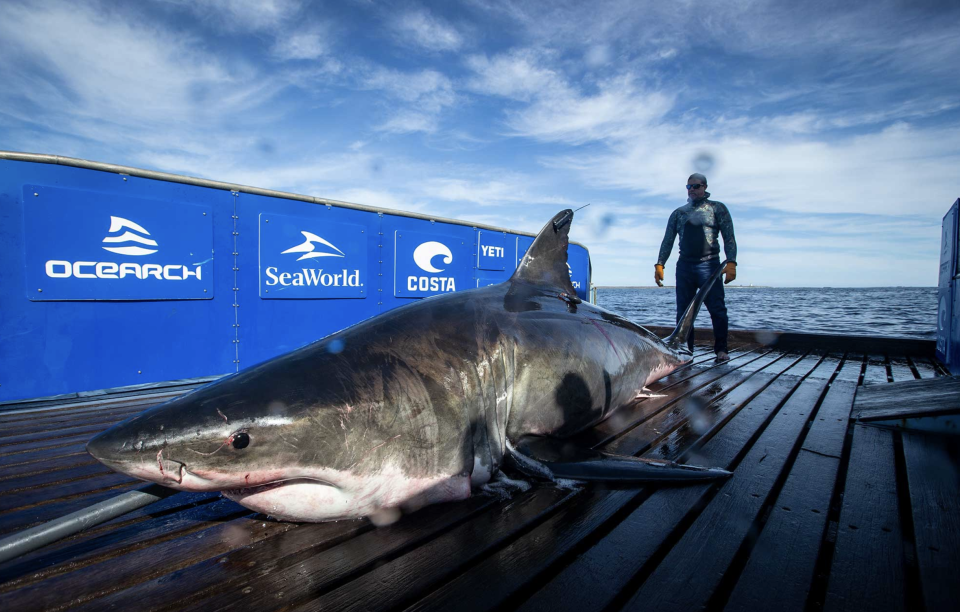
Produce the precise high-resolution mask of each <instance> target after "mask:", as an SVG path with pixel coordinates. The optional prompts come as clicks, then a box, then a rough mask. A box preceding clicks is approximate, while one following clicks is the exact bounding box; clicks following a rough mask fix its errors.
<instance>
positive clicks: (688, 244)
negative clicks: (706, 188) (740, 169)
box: [657, 193, 737, 352]
mask: <svg viewBox="0 0 960 612" xmlns="http://www.w3.org/2000/svg"><path fill="white" fill-rule="evenodd" d="M709 198H710V194H709V193H707V194H706V196H705V197H704V198H703V199H701V200H698V201H696V202H691V201H689V200H688V201H687V203H686V204H685V205H683V206H681V207H680V208H678V209H676V210H675V211H673V214H671V215H670V220H669V221H667V231H666V233H665V234H664V236H663V243H661V245H660V256H659V257H658V258H657V263H658V264H660V265H663V264H665V263H666V261H667V259H669V258H670V252H671V251H673V242H674V239H675V238H676V237H677V236H678V235H679V236H680V259H679V261H677V321H678V322H679V321H680V317H681V316H683V312H684V311H685V310H686V308H687V306H688V305H689V304H690V301H691V300H693V297H694V296H695V295H696V294H697V289H699V288H700V286H701V285H703V283H704V282H706V279H707V278H709V276H710V275H711V274H712V273H713V272H714V271H715V270H716V269H717V267H718V266H719V265H720V237H721V236H722V237H723V252H724V255H726V258H727V259H728V260H730V261H732V262H736V261H737V240H736V238H735V237H734V235H733V219H731V218H730V211H728V210H727V207H726V206H725V205H724V204H723V203H722V202H714V201H713V200H710V199H709ZM704 305H705V306H706V307H707V310H709V311H710V318H711V319H712V320H713V335H714V338H715V341H714V351H716V352H720V351H723V352H726V350H727V327H728V320H727V306H726V304H725V303H724V295H723V283H720V282H718V283H716V284H715V285H714V286H713V289H711V290H710V293H709V294H708V295H707V299H706V300H704ZM690 348H691V349H692V348H693V337H692V335H691V338H690Z"/></svg>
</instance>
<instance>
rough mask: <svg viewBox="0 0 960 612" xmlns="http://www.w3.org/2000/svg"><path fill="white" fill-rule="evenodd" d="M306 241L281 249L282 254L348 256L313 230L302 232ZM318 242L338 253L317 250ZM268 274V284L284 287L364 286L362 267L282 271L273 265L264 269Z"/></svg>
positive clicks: (305, 257) (309, 257)
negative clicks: (330, 270)
mask: <svg viewBox="0 0 960 612" xmlns="http://www.w3.org/2000/svg"><path fill="white" fill-rule="evenodd" d="M300 233H301V234H302V235H303V237H304V241H303V242H302V243H300V244H298V245H297V246H293V247H290V248H289V249H287V250H286V251H281V252H280V254H281V255H288V254H291V253H293V254H295V253H303V255H301V256H300V257H298V258H297V261H300V260H302V259H314V258H317V257H346V253H344V252H343V251H341V250H340V249H338V248H337V247H335V246H334V245H333V244H332V243H330V242H329V241H327V240H324V239H323V238H321V237H320V236H317V235H316V234H314V233H311V232H305V231H301V232H300ZM317 244H322V245H324V246H327V247H330V248H331V249H333V250H334V251H336V253H329V252H324V251H317V250H316V247H317ZM264 272H265V273H266V275H267V278H268V279H269V280H267V282H266V284H267V286H269V287H273V286H274V285H282V286H284V287H362V286H363V283H361V282H360V269H359V268H355V269H354V270H353V271H352V272H351V271H350V270H347V269H346V268H342V269H341V271H340V272H324V271H323V268H301V269H300V270H298V271H296V272H280V268H278V267H277V266H271V267H269V268H267V269H266V270H264Z"/></svg>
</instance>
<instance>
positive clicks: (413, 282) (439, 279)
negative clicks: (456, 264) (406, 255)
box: [407, 241, 457, 291]
mask: <svg viewBox="0 0 960 612" xmlns="http://www.w3.org/2000/svg"><path fill="white" fill-rule="evenodd" d="M441 255H442V256H443V259H442V260H441V261H442V262H443V264H444V265H450V264H452V263H453V253H452V252H451V251H450V248H449V247H447V245H445V244H443V243H441V242H434V241H430V242H424V243H422V244H421V245H420V246H418V247H417V248H416V249H414V250H413V261H414V263H415V264H417V267H418V268H420V269H421V270H423V271H424V272H430V273H432V274H436V273H438V272H443V271H444V269H445V268H438V267H436V266H434V258H436V257H440V256H441ZM456 290H457V287H456V284H455V282H454V279H453V277H452V276H450V277H444V276H415V275H414V276H408V277H407V291H456Z"/></svg>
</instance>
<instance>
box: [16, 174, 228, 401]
mask: <svg viewBox="0 0 960 612" xmlns="http://www.w3.org/2000/svg"><path fill="white" fill-rule="evenodd" d="M24 185H39V186H44V187H45V188H46V189H50V188H62V189H70V190H82V191H86V192H93V193H97V194H101V195H102V196H103V199H104V201H115V202H118V203H121V204H122V203H124V202H126V199H127V198H130V199H132V200H136V201H139V202H141V203H142V202H151V203H152V204H151V208H152V209H158V210H161V211H162V210H163V209H164V207H166V206H171V207H174V208H179V207H181V206H184V205H186V206H188V207H189V206H196V207H198V208H195V209H194V210H208V211H213V213H212V215H213V225H212V231H213V248H214V250H215V252H216V253H217V254H218V268H217V269H215V270H214V275H213V285H212V291H209V292H208V293H213V294H214V295H217V296H224V297H225V299H223V300H220V299H208V300H203V299H200V300H162V301H50V302H47V301H31V300H30V299H28V298H27V294H28V288H29V287H28V285H27V259H26V253H27V250H28V245H27V244H26V242H25V234H24V230H25V227H26V219H25V218H24V214H23V213H24V209H25V207H24V202H23V201H22V199H23V198H22V194H23V187H24ZM28 193H29V196H28V199H31V198H33V197H34V196H33V195H32V194H33V193H34V192H33V191H29V192H28ZM38 193H39V192H38ZM36 199H40V196H37V198H36ZM32 206H34V204H33V202H32V201H30V202H28V203H27V207H26V208H28V209H29V207H32ZM232 208H233V196H232V195H231V194H230V193H229V192H226V191H219V190H212V189H205V188H201V187H195V186H190V185H183V184H179V183H168V182H164V181H154V180H149V179H141V178H136V177H124V176H120V175H117V174H114V173H108V172H98V171H94V170H88V169H81V168H71V167H67V166H57V165H52V164H38V163H29V162H18V161H10V160H0V401H10V400H16V399H23V398H28V397H39V396H46V395H55V394H59V393H74V392H78V391H87V390H94V389H103V388H108V387H117V386H122V385H132V384H140V383H149V382H159V381H165V380H173V379H180V378H190V377H195V376H205V375H214V374H223V373H227V372H232V371H234V369H235V365H234V363H233V361H234V344H233V343H232V339H233V338H234V331H235V330H234V328H233V326H232V322H233V321H232V319H233V309H232V308H231V306H230V304H231V301H230V297H232V291H231V288H232V286H233V284H232V278H231V277H230V276H228V275H227V274H226V273H225V272H229V267H228V266H227V265H221V263H223V262H221V261H220V258H219V254H220V253H229V252H230V251H231V250H232V236H231V230H232V219H231V214H232ZM95 216H98V215H95ZM121 216H122V215H121ZM200 216H201V217H202V214H201V215H200ZM208 216H209V215H208ZM127 218H129V217H127ZM133 220H134V221H137V222H138V223H140V221H138V220H137V218H134V219H133ZM140 224H141V226H142V227H144V228H145V229H147V230H148V231H150V232H151V237H154V236H156V238H157V242H158V245H159V247H160V249H159V253H158V254H157V255H160V254H165V253H166V252H167V251H166V248H167V245H168V244H170V242H169V239H167V238H161V237H160V236H159V235H157V234H156V233H155V227H159V226H155V225H153V224H152V222H150V221H143V223H140ZM162 224H163V223H162V222H161V225H162ZM108 229H109V225H108V226H107V227H102V226H100V227H97V230H96V232H95V233H94V235H93V236H92V239H93V242H94V245H95V246H94V250H95V251H96V250H99V251H101V252H103V253H104V254H109V253H108V252H107V251H102V249H101V248H100V247H101V244H102V242H101V241H102V240H103V238H104V237H105V236H106V235H107V234H108V233H109V232H106V231H105V230H108ZM208 232H209V229H208ZM121 234H122V232H121ZM206 239H207V241H208V242H207V249H208V255H207V257H209V248H210V247H209V240H210V238H209V233H208V235H207V238H206ZM30 248H32V247H30ZM91 261H106V259H105V258H102V259H99V260H91ZM172 263H176V262H172ZM81 271H82V272H84V273H86V269H85V268H81ZM94 273H95V268H94ZM231 274H232V273H231ZM203 275H204V281H206V280H207V279H208V275H207V273H206V268H205V269H204V271H203ZM88 280H89V279H88ZM124 280H126V279H124ZM91 282H97V281H93V280H91ZM104 282H107V281H106V280H105V281H104ZM110 282H117V283H119V282H120V279H116V280H113V279H110ZM171 282H173V281H171ZM180 282H181V283H182V282H184V281H180ZM39 288H42V287H35V288H34V289H39ZM43 293H47V292H46V291H44V292H43Z"/></svg>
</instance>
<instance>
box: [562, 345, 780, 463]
mask: <svg viewBox="0 0 960 612" xmlns="http://www.w3.org/2000/svg"><path fill="white" fill-rule="evenodd" d="M778 357H779V354H772V355H766V354H765V355H753V356H751V357H749V358H748V361H753V360H760V361H762V363H763V364H769V363H771V362H773V361H775V360H776V359H777V358H778ZM745 363H746V361H745V362H738V361H736V360H734V359H731V360H730V361H728V362H725V363H723V364H719V365H717V366H714V367H711V368H709V369H705V370H703V371H699V372H698V371H696V370H692V371H691V374H692V375H691V376H689V377H687V378H686V379H684V380H681V381H677V382H673V383H671V384H670V385H669V386H664V387H654V388H653V390H654V391H655V392H656V393H663V394H664V395H665V397H657V398H650V399H645V400H643V401H640V402H637V403H635V404H633V405H630V406H625V407H624V408H622V409H620V410H618V411H617V412H615V413H614V414H613V415H612V416H611V417H610V418H609V419H607V420H606V421H604V422H602V423H600V424H599V425H597V426H596V427H592V428H590V429H588V430H587V431H584V432H583V433H582V434H580V435H578V436H577V437H576V438H575V439H574V441H575V442H576V443H577V444H582V445H584V446H590V447H594V446H599V445H601V444H606V443H608V442H610V441H611V440H613V439H614V438H616V437H617V436H620V435H622V434H623V432H624V431H627V430H629V429H631V428H634V427H637V426H638V425H640V424H641V423H644V422H645V421H648V420H649V419H651V418H652V417H654V416H656V415H657V414H659V413H661V412H662V411H663V410H665V409H667V408H670V407H673V406H675V405H676V404H677V403H678V402H680V401H682V400H683V399H684V398H685V397H688V396H690V395H691V394H693V393H694V392H696V391H697V390H699V389H703V388H707V387H708V386H711V387H712V386H714V385H713V383H715V382H716V381H718V380H720V379H721V378H723V377H724V376H726V375H727V374H729V373H730V372H733V371H736V370H737V368H738V367H740V366H742V365H744V364H745ZM742 379H743V377H740V378H739V379H730V380H742ZM724 384H726V385H730V383H729V382H727V383H722V384H721V385H720V386H723V385H724Z"/></svg>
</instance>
